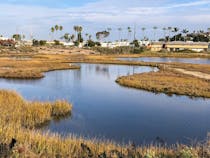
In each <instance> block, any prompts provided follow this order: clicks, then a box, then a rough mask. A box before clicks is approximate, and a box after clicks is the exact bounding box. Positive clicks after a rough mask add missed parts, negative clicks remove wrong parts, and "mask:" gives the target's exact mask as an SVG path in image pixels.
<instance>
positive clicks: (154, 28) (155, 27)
mask: <svg viewBox="0 0 210 158" xmlns="http://www.w3.org/2000/svg"><path fill="white" fill-rule="evenodd" d="M157 29H158V27H157V26H154V27H153V30H154V41H155V39H156V30H157Z"/></svg>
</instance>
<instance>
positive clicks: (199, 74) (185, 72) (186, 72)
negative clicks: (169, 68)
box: [174, 68, 210, 80]
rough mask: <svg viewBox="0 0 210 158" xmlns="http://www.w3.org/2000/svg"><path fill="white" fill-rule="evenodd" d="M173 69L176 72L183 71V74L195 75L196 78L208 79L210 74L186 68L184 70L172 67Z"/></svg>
mask: <svg viewBox="0 0 210 158" xmlns="http://www.w3.org/2000/svg"><path fill="white" fill-rule="evenodd" d="M174 69H175V70H176V71H178V72H181V73H183V74H187V75H192V76H195V77H198V78H202V79H207V80H210V74H206V73H202V72H197V71H188V70H185V69H178V68H174Z"/></svg>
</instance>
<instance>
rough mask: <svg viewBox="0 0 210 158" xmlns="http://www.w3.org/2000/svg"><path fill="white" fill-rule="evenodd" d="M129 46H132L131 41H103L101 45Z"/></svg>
mask: <svg viewBox="0 0 210 158" xmlns="http://www.w3.org/2000/svg"><path fill="white" fill-rule="evenodd" d="M128 46H130V42H129V41H116V42H101V47H105V48H115V47H128Z"/></svg>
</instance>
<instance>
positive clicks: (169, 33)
mask: <svg viewBox="0 0 210 158" xmlns="http://www.w3.org/2000/svg"><path fill="white" fill-rule="evenodd" d="M171 30H172V27H170V26H169V27H168V40H169V41H170V36H171Z"/></svg>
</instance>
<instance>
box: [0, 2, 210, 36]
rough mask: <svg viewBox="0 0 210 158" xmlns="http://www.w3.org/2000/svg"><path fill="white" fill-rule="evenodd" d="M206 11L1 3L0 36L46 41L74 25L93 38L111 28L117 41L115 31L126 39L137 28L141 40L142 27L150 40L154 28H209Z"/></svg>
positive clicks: (172, 6)
mask: <svg viewBox="0 0 210 158" xmlns="http://www.w3.org/2000/svg"><path fill="white" fill-rule="evenodd" d="M209 8H210V0H0V19H1V20H0V25H1V29H0V34H3V35H5V36H11V35H12V34H13V33H16V32H18V33H23V34H25V35H26V36H27V37H29V34H32V35H33V36H34V37H35V38H39V39H41V38H42V39H49V38H50V34H49V33H50V32H49V29H50V27H51V26H52V25H55V24H58V25H63V26H64V31H63V33H65V32H69V33H73V29H72V27H73V26H74V25H82V26H83V27H84V33H91V34H92V35H93V36H94V34H95V33H96V32H97V31H102V30H104V29H106V28H107V27H111V28H112V30H113V31H112V37H111V38H112V39H116V38H117V35H118V32H117V28H118V27H122V28H123V29H124V31H123V34H122V36H126V35H127V31H126V28H127V27H128V26H131V27H133V26H134V25H136V26H137V37H139V38H141V36H142V33H141V27H146V28H147V31H146V35H147V36H150V37H152V33H151V30H152V27H153V26H157V27H158V28H160V29H161V28H163V27H168V26H172V27H175V26H176V27H179V28H188V29H190V30H194V29H206V28H209V27H210V9H209ZM160 34H162V32H160V33H159V35H160ZM59 35H61V33H58V35H57V36H59Z"/></svg>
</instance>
